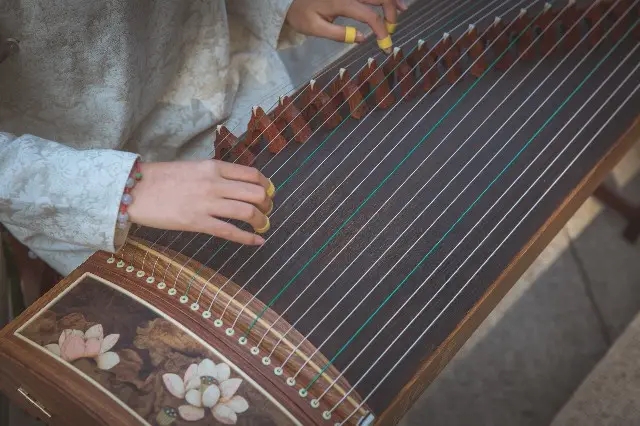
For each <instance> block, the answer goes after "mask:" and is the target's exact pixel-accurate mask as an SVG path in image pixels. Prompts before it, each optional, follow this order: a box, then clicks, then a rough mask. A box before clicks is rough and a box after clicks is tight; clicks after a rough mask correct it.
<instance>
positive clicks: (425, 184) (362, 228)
mask: <svg viewBox="0 0 640 426" xmlns="http://www.w3.org/2000/svg"><path fill="white" fill-rule="evenodd" d="M561 13H562V12H561ZM559 16H560V15H559V14H558V16H557V17H556V18H554V20H553V21H552V23H551V24H549V26H548V27H547V29H549V28H551V29H553V28H552V25H553V23H554V22H555V21H556V20H557V19H558V17H559ZM541 36H542V34H540V35H538V36H537V37H536V38H535V39H534V42H533V43H531V45H530V46H529V47H528V48H527V49H526V50H525V51H524V52H522V53H521V54H520V56H519V57H518V58H517V59H516V61H514V63H513V64H512V65H511V66H510V67H509V68H508V69H507V70H506V71H505V72H504V73H503V74H502V75H501V76H500V78H499V79H498V80H497V81H496V82H495V83H494V84H493V85H492V86H491V87H490V88H489V89H488V90H487V92H486V93H485V94H484V95H483V96H482V97H481V98H480V99H479V100H478V101H477V102H476V104H475V105H474V106H473V107H472V108H471V109H470V110H469V111H468V112H467V113H466V114H465V115H464V116H463V117H462V118H461V119H460V120H459V121H458V123H457V124H456V125H455V127H453V128H452V129H451V130H450V131H449V133H448V134H447V135H446V136H444V137H443V138H442V139H441V140H440V142H439V143H438V145H437V146H436V147H435V148H434V150H433V151H436V150H437V149H438V148H439V147H440V145H442V144H443V143H444V141H445V140H447V139H448V137H449V136H450V135H451V134H452V133H453V132H454V131H455V130H456V129H457V128H458V126H459V125H460V124H461V123H462V122H463V121H464V120H465V119H466V117H468V116H469V115H470V114H471V113H472V112H473V111H474V110H475V109H476V107H477V106H478V105H479V104H480V103H481V102H482V101H483V100H484V99H485V98H486V97H487V96H489V94H490V93H491V92H492V90H493V89H494V88H495V87H496V86H497V85H498V84H499V83H500V82H501V81H502V79H503V78H505V76H506V74H507V73H508V72H509V71H510V70H511V69H512V68H513V67H514V66H515V65H516V64H517V63H518V62H519V61H520V59H521V58H522V57H523V56H524V54H526V53H527V51H528V50H529V49H531V48H532V47H533V46H534V43H535V42H536V41H537V40H538V38H539V37H541ZM552 50H553V49H550V50H549V52H548V53H547V54H546V55H545V56H544V57H543V58H542V59H541V60H540V62H539V63H538V64H537V65H536V66H535V67H534V68H533V69H532V70H530V71H529V73H528V74H527V75H526V76H525V77H524V78H523V79H522V80H521V81H520V83H519V84H518V85H517V86H516V87H515V88H514V89H512V91H511V92H510V93H509V94H508V95H507V97H505V99H504V100H503V101H502V102H501V103H500V104H499V105H498V106H497V107H496V108H495V109H494V110H493V111H492V112H491V114H490V115H489V116H488V117H487V118H486V119H485V120H484V121H483V122H482V123H481V124H480V125H479V126H478V127H476V129H475V130H474V132H473V133H472V134H471V135H469V136H468V137H467V139H466V140H465V141H464V142H463V143H462V144H461V145H459V146H458V148H457V149H456V151H455V152H454V153H453V154H451V155H450V156H449V158H447V160H446V161H445V162H444V163H443V164H442V165H441V166H440V168H439V169H438V170H436V172H435V173H434V174H433V175H432V176H431V177H430V178H429V179H428V180H427V181H426V182H425V183H424V184H423V185H422V187H421V188H420V189H419V190H418V191H417V192H416V193H415V195H414V196H413V197H412V198H411V199H410V200H409V201H407V203H406V204H405V205H404V206H403V207H402V209H401V210H400V211H398V213H396V215H395V216H394V217H393V218H392V219H391V220H389V221H388V222H387V225H385V227H384V228H383V229H382V230H381V231H380V232H379V233H378V234H377V235H376V236H375V237H374V238H373V239H371V241H370V242H369V243H368V244H367V246H366V247H364V249H362V250H360V252H359V253H358V255H357V256H356V258H354V259H353V260H352V261H351V262H350V264H349V265H348V266H347V267H346V268H343V269H342V272H341V273H340V275H339V276H338V277H336V278H335V279H334V280H333V281H332V283H331V284H330V285H329V286H327V287H326V288H325V290H324V291H323V293H322V294H321V295H320V296H318V297H317V298H316V300H315V301H314V302H313V304H312V305H311V306H309V308H307V310H306V311H305V312H304V313H303V314H302V315H301V316H300V317H298V319H296V322H294V324H292V325H291V326H290V327H289V329H288V330H287V332H286V333H284V334H283V335H282V337H280V338H279V340H278V342H277V343H276V344H275V346H274V348H273V349H272V350H271V353H270V356H271V355H273V353H274V352H275V350H276V348H277V347H278V345H279V344H280V343H281V342H282V340H283V339H284V337H286V335H287V334H288V333H289V332H290V331H291V330H292V329H293V328H295V325H296V324H297V323H298V322H299V321H301V320H302V318H304V316H305V315H306V314H307V313H308V312H309V311H310V310H311V309H312V308H313V306H315V305H316V304H317V303H318V302H319V301H320V300H321V298H322V297H323V296H324V295H325V294H326V293H327V292H328V291H329V290H330V289H331V288H332V287H333V286H334V285H335V284H336V283H337V282H338V280H339V279H340V278H341V277H342V275H344V274H345V273H346V271H347V270H348V269H349V268H350V267H351V266H352V265H353V264H355V262H356V261H357V260H358V259H359V258H360V256H362V255H363V254H364V253H365V252H366V250H367V249H368V248H369V247H370V246H371V245H372V244H373V243H374V242H375V241H376V239H377V238H378V237H379V236H380V235H382V233H383V232H384V231H385V230H386V229H387V228H388V227H389V226H390V225H391V223H393V222H394V221H395V219H396V218H397V217H398V216H399V215H400V214H401V213H402V212H403V211H404V209H405V208H407V207H408V206H409V204H410V203H411V202H412V201H413V200H414V199H415V198H416V197H417V196H418V195H419V194H420V192H421V191H422V190H423V189H424V188H425V187H426V186H427V185H428V184H429V183H430V182H431V181H432V180H433V179H434V178H435V177H436V176H437V175H438V173H439V172H440V171H441V170H442V169H443V168H444V167H445V166H446V165H447V164H448V163H449V161H450V160H451V159H452V158H453V157H454V156H455V155H456V153H457V152H458V151H460V150H461V149H462V148H463V147H464V146H465V145H466V144H467V142H468V141H469V140H470V139H471V138H472V137H473V136H474V135H475V134H476V132H477V131H478V130H479V129H480V128H481V127H482V126H483V125H484V124H485V123H486V122H487V121H488V120H489V118H490V117H491V116H492V115H493V114H494V113H495V112H496V111H497V110H498V109H499V108H500V107H501V106H502V105H503V104H504V103H505V102H506V100H507V99H508V98H509V97H510V96H511V95H512V94H513V93H514V92H515V91H516V90H517V89H518V88H519V87H520V86H521V85H522V83H523V82H524V81H525V80H526V78H527V77H529V75H530V74H531V73H533V71H535V69H537V67H538V66H539V65H540V63H542V61H543V60H544V59H545V58H546V57H547V56H548V55H550V53H551V51H552ZM558 66H559V65H558ZM556 69H557V67H556ZM554 71H555V70H554ZM552 73H553V71H552V72H551V73H550V74H552ZM548 78H549V77H547V79H548ZM547 79H545V81H543V82H542V83H540V85H539V86H538V87H537V88H536V89H535V90H534V91H533V92H532V93H531V94H530V95H529V97H528V98H527V99H526V100H525V101H524V102H523V103H522V105H520V107H519V108H518V110H519V109H520V108H522V106H523V105H524V103H526V102H527V101H528V100H529V99H530V98H531V97H532V96H533V95H534V94H535V93H536V92H537V90H538V89H539V88H540V87H541V86H542V85H543V84H544V82H546V80H547ZM518 110H516V111H515V112H513V114H512V115H511V117H509V119H507V121H509V120H510V119H511V118H512V117H513V116H514V115H515V114H516V113H517V111H518ZM507 121H505V122H504V123H503V124H502V127H504V126H505V125H506V122H507ZM523 126H524V125H523ZM502 127H501V128H500V129H502ZM500 129H499V130H500ZM499 130H498V131H499ZM495 134H497V132H496V133H494V135H493V136H495ZM493 136H492V137H491V138H489V139H488V140H487V141H485V143H484V145H483V146H482V147H481V148H480V149H479V150H477V151H476V153H475V154H474V156H473V157H472V158H471V159H469V160H468V161H467V163H466V164H465V165H464V166H463V167H462V168H461V169H460V170H459V171H458V173H457V174H456V175H455V176H454V177H453V178H452V179H451V180H450V181H449V183H448V184H447V185H446V186H445V187H444V188H443V189H442V190H441V191H440V192H439V193H438V194H437V195H436V196H435V197H434V198H433V199H432V200H431V202H430V203H429V204H428V205H427V206H426V207H425V208H424V210H423V211H422V213H424V212H425V211H426V210H427V209H428V208H429V207H430V206H431V205H432V204H433V203H434V202H435V201H436V200H437V199H438V197H439V196H440V195H441V194H442V193H443V192H444V191H445V190H446V188H447V187H449V185H450V184H451V183H453V181H454V180H455V179H456V178H457V177H458V176H459V175H460V174H461V173H462V172H463V171H464V170H465V169H466V167H467V166H468V165H469V164H470V163H471V162H472V161H473V159H474V158H475V157H476V156H477V155H479V154H480V152H481V151H482V150H483V149H484V148H485V147H486V146H487V145H488V144H489V142H490V141H491V139H492V138H493ZM507 144H508V142H507ZM505 147H506V144H505V145H503V146H502V148H501V149H500V150H499V151H498V152H497V153H496V154H495V155H494V158H495V157H496V156H497V155H498V154H499V153H500V152H501V151H502V150H503V149H504V148H505ZM430 155H431V154H430ZM430 155H429V156H427V157H426V158H424V159H423V160H422V162H421V163H420V164H419V165H418V166H417V167H416V168H415V170H414V171H413V172H412V173H411V174H410V175H409V176H408V177H407V178H406V179H405V180H404V181H403V182H402V183H401V184H400V185H399V186H398V188H397V189H396V190H395V191H394V192H393V193H392V194H391V195H390V196H389V197H388V198H387V200H386V201H385V202H384V204H383V205H382V206H380V207H379V208H378V209H377V211H376V212H375V213H373V215H372V216H371V217H370V218H369V219H368V220H367V222H366V223H365V224H364V225H363V226H362V227H361V228H360V229H359V230H358V231H357V232H356V234H355V235H354V236H353V237H352V238H351V239H350V240H349V241H348V242H347V243H346V244H345V246H344V247H343V248H342V249H341V250H340V251H339V252H338V253H337V254H336V255H335V256H334V257H333V258H332V259H331V261H329V263H328V264H327V265H326V266H325V267H324V268H323V269H322V271H320V272H319V273H318V275H317V276H316V277H315V278H314V279H313V281H312V282H311V283H309V285H307V288H305V289H304V290H303V291H302V292H301V294H303V293H304V292H305V291H306V290H307V289H308V288H309V287H310V286H311V284H313V282H315V280H316V279H318V278H319V277H320V276H321V275H322V273H323V272H324V271H325V270H326V269H327V268H328V267H329V266H330V265H331V263H333V261H334V260H335V259H336V258H337V257H338V256H339V255H340V254H341V253H342V251H344V250H345V249H346V248H347V247H348V245H349V244H350V243H351V242H352V241H353V240H354V239H355V238H356V237H357V236H358V235H359V234H360V232H361V231H362V230H364V229H365V228H366V226H367V225H368V224H369V222H370V221H371V220H373V219H374V218H375V216H376V215H377V214H378V213H379V212H380V211H381V210H382V209H383V208H384V207H385V206H386V205H387V203H389V202H390V201H391V199H392V198H393V197H394V196H395V194H396V193H397V192H398V191H399V190H400V189H401V188H402V187H403V186H404V184H406V183H407V182H408V181H409V180H410V179H411V177H412V176H413V175H414V174H415V173H416V172H417V171H418V170H420V169H421V167H422V166H423V165H424V163H425V162H426V161H427V160H428V159H429V157H430ZM487 166H488V164H486V165H485V166H484V168H486V167H487ZM484 168H483V170H484ZM481 172H482V170H481V171H480V172H479V173H478V174H480V173H481ZM476 177H477V175H476ZM473 180H475V177H474V179H473ZM473 180H472V181H471V182H470V183H469V184H468V185H467V186H469V185H471V183H472V182H473ZM465 189H466V188H465ZM460 195H461V193H459V194H458V196H457V197H456V200H457V198H458V197H460ZM456 200H453V201H452V202H451V204H450V205H449V206H448V207H447V208H446V209H445V210H444V211H443V212H441V214H440V217H441V216H442V215H443V214H444V213H445V212H446V210H448V208H449V207H450V206H451V205H452V204H453V203H454V202H455V201H456ZM422 213H420V214H422ZM419 216H420V215H418V216H417V217H416V218H415V219H414V220H413V221H412V222H411V223H410V224H409V225H408V226H406V227H405V230H404V231H403V232H402V233H401V234H400V235H399V236H398V237H397V238H396V239H395V240H394V242H393V243H392V244H391V245H390V246H389V247H388V248H387V249H386V250H385V251H384V252H383V253H382V254H381V255H380V257H379V258H378V259H377V260H376V262H374V263H373V264H372V265H371V266H370V267H369V268H368V269H367V270H366V271H365V272H364V273H362V274H360V278H359V279H358V281H356V282H355V283H354V284H353V285H352V286H351V287H350V289H349V290H348V291H347V292H346V293H345V294H344V295H343V296H342V297H341V299H340V300H338V302H336V303H335V304H334V306H333V307H332V308H331V310H329V312H327V314H325V316H324V317H323V318H322V319H321V320H320V321H319V322H317V323H316V325H315V326H314V328H313V329H312V330H311V331H310V332H309V333H308V334H307V338H308V337H309V336H310V335H311V334H313V332H314V331H315V330H316V329H317V328H318V327H319V326H320V325H321V324H322V322H323V321H324V320H325V319H327V318H328V317H329V315H330V314H331V313H332V312H333V311H334V310H335V309H336V308H337V307H338V305H340V303H341V302H342V301H343V300H344V299H345V298H346V297H347V296H348V295H349V294H350V293H351V291H352V290H354V289H355V287H356V286H357V285H358V283H359V282H360V281H361V280H362V279H364V277H365V276H366V275H367V273H368V272H369V271H370V270H371V269H373V268H374V267H375V265H376V264H377V263H378V262H379V261H380V260H381V259H383V258H384V256H385V254H386V253H387V252H388V251H389V250H391V248H392V247H393V246H394V245H395V244H396V243H397V242H398V241H399V240H400V238H402V236H404V234H405V233H407V232H408V231H409V230H410V229H411V226H412V225H413V224H414V223H415V222H416V221H417V220H418V217H419ZM438 219H439V217H438ZM438 219H436V221H437V220H438ZM434 224H435V222H434ZM434 224H432V225H431V226H430V227H429V228H428V229H427V230H426V231H424V232H425V233H426V232H428V231H429V230H430V229H431V227H432V226H433V225H434ZM423 235H424V234H423ZM408 253H409V250H407V251H405V254H404V255H403V256H402V258H400V259H399V260H398V262H397V263H396V265H397V264H398V263H399V262H400V261H401V260H402V259H403V258H404V257H405V256H406V255H407V254H408ZM394 267H395V265H394ZM392 268H393V267H392ZM390 272H391V271H389V272H387V275H388V274H389V273H390ZM385 277H386V275H385ZM383 278H384V277H383ZM381 281H382V280H380V281H379V282H378V283H377V284H376V285H375V286H374V287H372V288H371V289H370V291H369V293H368V294H367V295H365V296H364V298H362V299H361V301H360V303H359V304H358V306H360V305H361V304H362V303H364V301H365V300H366V299H367V297H368V296H369V295H370V294H372V293H373V291H374V290H375V289H376V288H377V287H378V285H379V284H380V283H381ZM299 297H300V295H299V296H298V298H299ZM296 300H297V299H296ZM296 300H294V301H293V302H292V303H291V305H293V303H295V301H296ZM291 305H289V307H291ZM358 306H356V307H355V308H354V309H353V311H355V309H357V308H358ZM289 307H288V308H287V310H288V309H289ZM285 312H286V310H285V311H284V312H283V313H282V315H284V313H285ZM352 313H353V312H352ZM282 315H281V316H282ZM276 321H277V320H276ZM345 321H346V319H345ZM274 324H275V322H274ZM342 324H344V321H343V322H342V323H341V324H340V325H338V327H337V328H336V330H337V329H338V328H339V327H340V326H341V325H342ZM334 333H335V331H334ZM266 335H267V334H266V333H265V335H264V336H263V338H262V339H264V337H265V336H266ZM332 335H333V334H332ZM330 337H331V336H329V337H328V338H327V340H328V339H329V338H330ZM262 339H261V340H260V341H261V342H262ZM325 342H326V340H325ZM325 342H323V344H324V343H325ZM292 355H293V352H292V354H290V355H289V356H288V357H287V358H286V359H285V361H284V362H283V364H282V366H284V365H285V364H286V362H288V360H289V359H290V358H291V356H292ZM294 377H295V376H294Z"/></svg>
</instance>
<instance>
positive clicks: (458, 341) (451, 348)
mask: <svg viewBox="0 0 640 426" xmlns="http://www.w3.org/2000/svg"><path fill="white" fill-rule="evenodd" d="M639 142H640V116H638V117H637V118H636V119H635V121H634V122H633V123H632V125H631V126H630V127H629V129H628V130H627V131H626V132H625V133H624V134H623V135H622V136H621V137H620V138H619V139H618V140H617V141H616V143H615V144H613V146H612V147H611V148H610V149H609V151H608V152H607V153H606V154H605V155H604V156H603V157H602V158H601V159H600V160H599V161H598V163H597V164H596V165H595V166H594V167H593V168H592V169H591V170H590V172H589V173H588V174H587V175H586V176H585V177H584V178H583V179H582V180H581V181H580V183H579V184H578V185H577V186H576V187H575V188H574V189H573V191H571V193H570V194H569V195H568V196H567V197H566V198H565V199H564V201H563V202H562V204H560V205H559V206H558V207H557V208H556V210H555V211H554V212H553V214H552V215H551V216H550V217H549V219H547V221H546V222H545V223H544V224H543V225H542V226H541V227H540V228H539V229H538V231H537V232H536V233H535V234H534V235H533V237H532V238H531V239H530V240H529V242H528V243H527V245H525V246H524V247H523V248H522V250H521V251H520V252H519V253H518V254H517V255H516V256H515V257H514V258H513V259H512V260H511V262H510V263H509V265H508V267H507V268H506V269H505V270H504V271H503V272H502V274H501V275H500V276H499V277H498V278H497V279H496V280H495V281H494V282H493V283H492V284H491V286H489V288H488V289H487V291H486V292H485V293H484V295H483V296H482V297H481V298H480V299H479V300H478V302H477V303H476V304H475V305H474V306H473V308H472V309H471V310H470V311H469V312H468V313H467V315H465V317H464V318H463V319H462V321H460V323H459V324H458V325H457V327H456V328H455V330H454V331H453V332H452V333H451V334H450V335H449V337H448V338H447V339H446V340H445V341H444V342H443V343H442V344H441V345H440V346H439V347H438V348H437V349H436V350H435V351H434V352H433V353H432V355H431V356H429V358H427V359H426V360H425V361H424V362H423V363H422V364H421V365H420V368H419V369H418V370H417V371H416V372H415V374H414V375H413V379H412V380H411V381H410V382H409V383H407V384H406V385H405V387H404V388H403V389H402V391H401V392H400V393H399V394H398V395H397V396H396V398H395V399H394V401H393V402H392V403H391V404H390V405H389V406H388V407H387V409H386V410H385V411H384V412H383V413H382V414H381V415H380V416H379V417H378V418H377V419H376V423H375V424H376V425H381V426H383V425H384V426H387V425H395V424H398V423H399V422H400V420H401V419H402V417H403V416H404V415H405V413H406V412H407V411H408V410H409V408H411V405H412V404H413V403H414V402H415V401H416V400H417V399H418V398H419V397H420V395H422V393H423V392H424V390H425V389H426V388H427V387H428V386H429V385H430V384H431V382H433V380H434V379H435V378H436V377H437V375H438V374H439V373H440V372H441V371H442V370H443V369H444V368H445V366H446V365H447V363H448V362H449V361H450V360H451V359H452V358H453V357H454V355H455V354H456V353H457V352H458V350H460V348H461V347H462V345H464V343H465V342H466V341H467V339H468V338H469V337H470V336H471V335H472V334H473V332H474V331H475V330H476V329H477V328H478V326H479V325H480V324H481V323H482V321H484V320H485V319H486V318H487V316H488V315H489V314H490V313H491V311H492V310H493V309H494V308H495V306H496V305H497V304H498V303H499V302H500V301H501V300H502V298H503V297H504V296H505V295H506V294H507V292H508V291H509V290H510V289H511V287H513V285H514V284H515V283H516V282H517V281H518V279H519V278H520V277H521V276H522V274H523V273H524V272H525V271H526V270H527V269H528V268H529V266H531V264H532V263H533V262H534V261H535V260H536V259H537V258H538V256H539V255H540V254H541V253H542V251H543V250H544V249H545V248H546V247H547V246H548V245H549V243H550V242H551V240H553V238H554V237H555V236H556V235H557V234H558V232H559V231H560V230H561V229H562V227H563V226H564V225H565V224H566V223H567V222H568V221H569V219H571V217H572V216H573V215H574V214H575V213H576V211H577V210H578V209H579V208H580V206H582V204H583V203H584V202H585V201H586V200H587V198H589V196H591V194H593V192H594V191H595V190H596V188H597V187H598V186H599V185H600V184H601V183H602V182H603V181H604V180H605V178H606V177H607V175H608V174H609V172H610V171H611V170H612V169H613V168H614V167H615V165H616V164H618V163H619V162H620V161H621V160H622V158H623V157H624V155H625V154H626V153H627V152H628V151H629V150H630V149H631V147H632V146H633V145H634V144H636V143H639Z"/></svg>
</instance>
